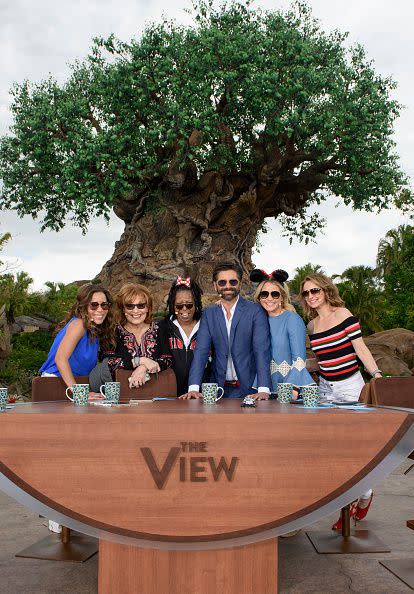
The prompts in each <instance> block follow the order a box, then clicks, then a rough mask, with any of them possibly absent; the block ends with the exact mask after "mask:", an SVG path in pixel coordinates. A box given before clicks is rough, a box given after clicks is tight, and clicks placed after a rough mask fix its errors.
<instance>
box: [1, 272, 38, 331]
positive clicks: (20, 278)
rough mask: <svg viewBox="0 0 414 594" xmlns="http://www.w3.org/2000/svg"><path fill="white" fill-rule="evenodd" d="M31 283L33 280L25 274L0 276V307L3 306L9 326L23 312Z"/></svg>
mask: <svg viewBox="0 0 414 594" xmlns="http://www.w3.org/2000/svg"><path fill="white" fill-rule="evenodd" d="M32 283H33V279H32V278H30V276H29V275H28V274H27V272H18V273H17V274H16V275H13V274H10V273H9V274H3V275H2V276H0V305H4V306H5V311H6V317H7V321H8V323H9V324H13V323H14V321H15V319H16V317H17V316H18V315H19V314H22V313H23V312H24V311H25V308H26V305H27V301H28V298H29V292H28V290H29V287H30V285H31V284H32Z"/></svg>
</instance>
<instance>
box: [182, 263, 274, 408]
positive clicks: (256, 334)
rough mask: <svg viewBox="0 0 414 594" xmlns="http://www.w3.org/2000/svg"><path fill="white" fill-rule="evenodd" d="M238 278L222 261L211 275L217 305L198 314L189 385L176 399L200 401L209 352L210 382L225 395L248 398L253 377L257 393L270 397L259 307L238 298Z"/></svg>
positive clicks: (264, 332) (266, 346)
mask: <svg viewBox="0 0 414 594" xmlns="http://www.w3.org/2000/svg"><path fill="white" fill-rule="evenodd" d="M241 279H242V270H241V268H240V266H239V265H238V264H234V263H230V262H223V263H221V264H218V265H217V266H216V267H215V269H214V271H213V283H214V288H215V289H216V291H217V292H218V294H219V295H220V302H219V303H218V304H216V305H211V306H209V307H206V308H205V309H204V310H203V314H202V316H201V320H200V328H199V330H198V334H197V346H196V348H195V351H194V358H193V362H192V365H191V369H190V376H189V384H190V385H189V388H188V393H187V394H185V395H183V396H182V398H201V393H200V387H201V386H200V384H201V380H202V377H203V373H204V369H205V366H206V363H207V359H208V356H209V353H210V352H211V351H213V360H212V366H211V377H210V381H211V382H214V383H217V384H218V385H219V386H221V387H223V388H224V396H225V397H228V398H240V397H243V396H246V395H247V394H250V393H251V392H252V385H253V382H254V380H255V378H256V376H257V385H258V386H259V387H258V393H259V394H261V395H264V394H269V393H270V387H271V385H272V384H271V379H270V336H269V323H268V320H267V315H266V313H265V311H264V310H263V309H262V308H261V307H260V305H258V304H257V303H253V302H251V301H247V300H246V299H243V297H240V295H239V293H240V285H241Z"/></svg>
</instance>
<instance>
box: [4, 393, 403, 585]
mask: <svg viewBox="0 0 414 594" xmlns="http://www.w3.org/2000/svg"><path fill="white" fill-rule="evenodd" d="M413 421H414V415H413V414H410V413H409V412H403V411H395V410H386V409H383V408H381V409H375V410H372V411H370V412H354V411H349V410H332V409H331V410H329V409H326V410H320V409H318V410H312V409H304V408H299V407H298V406H297V405H280V404H279V403H277V402H276V401H269V402H260V403H259V404H258V406H257V408H256V409H243V408H241V407H240V401H239V400H224V399H223V400H221V401H220V403H219V404H217V405H216V406H214V405H213V406H204V405H203V404H202V403H201V402H200V401H180V400H179V401H162V402H148V403H147V402H141V403H139V404H138V405H134V406H120V407H117V408H103V407H100V406H92V405H90V406H88V407H75V406H73V405H72V404H71V403H39V404H31V405H30V404H28V405H21V406H17V407H16V408H15V409H14V410H12V411H7V412H6V413H2V414H1V415H0V472H1V473H2V475H0V487H1V488H3V490H5V491H6V492H8V493H9V494H11V495H13V496H14V497H15V498H16V499H18V500H19V501H21V502H22V503H25V504H26V505H28V506H30V507H32V508H33V509H35V510H36V511H39V513H43V515H46V516H47V517H49V518H51V519H55V520H56V521H59V522H61V523H63V524H65V525H66V526H69V527H70V528H74V529H78V530H81V531H82V532H84V533H86V534H90V535H91V536H97V537H99V538H100V552H99V556H100V570H99V592H100V593H101V594H118V593H122V594H124V593H125V592H128V594H135V593H138V592H139V593H140V594H153V593H155V592H158V593H160V594H161V593H162V594H164V593H165V594H167V593H168V594H178V592H179V593H180V594H198V593H200V594H210V593H211V594H212V593H214V594H215V593H216V592H221V593H223V594H235V593H236V592H237V593H238V594H247V593H251V592H258V593H259V592H260V594H268V593H269V594H270V593H272V594H274V593H275V592H276V591H277V536H278V534H283V533H285V532H287V531H289V530H291V529H294V528H300V527H303V526H305V525H307V524H309V523H310V522H313V521H316V520H317V519H319V518H321V517H322V516H324V515H326V514H328V513H330V512H332V511H334V510H336V509H339V508H340V507H342V506H343V505H345V504H347V503H349V502H350V501H352V500H353V499H355V497H357V496H358V495H360V493H361V492H362V491H364V490H365V489H367V488H368V487H371V486H373V485H375V484H376V483H377V482H379V481H380V480H382V478H384V476H386V475H387V474H389V473H390V472H391V471H392V469H393V468H395V467H396V466H397V465H398V464H399V463H400V462H401V461H402V460H403V459H404V458H405V457H406V456H407V454H408V453H409V452H410V451H412V450H413V449H414V427H413Z"/></svg>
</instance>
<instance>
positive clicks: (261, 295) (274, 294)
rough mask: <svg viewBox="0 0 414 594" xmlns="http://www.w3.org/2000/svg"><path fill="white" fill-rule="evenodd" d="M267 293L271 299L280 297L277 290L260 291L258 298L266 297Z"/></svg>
mask: <svg viewBox="0 0 414 594" xmlns="http://www.w3.org/2000/svg"><path fill="white" fill-rule="evenodd" d="M269 295H270V296H271V298H272V299H279V297H280V292H279V291H270V293H269V291H260V293H259V299H267V298H268V297H269Z"/></svg>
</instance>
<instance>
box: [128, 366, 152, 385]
mask: <svg viewBox="0 0 414 594" xmlns="http://www.w3.org/2000/svg"><path fill="white" fill-rule="evenodd" d="M146 372H147V368H146V367H145V365H141V364H140V365H139V367H137V368H136V369H134V371H133V372H132V374H131V375H130V377H129V378H128V382H129V387H130V388H139V387H140V386H143V385H144V384H145V374H146Z"/></svg>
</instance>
